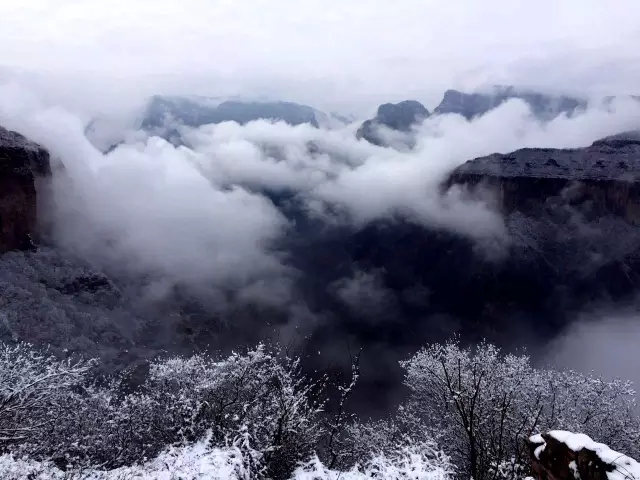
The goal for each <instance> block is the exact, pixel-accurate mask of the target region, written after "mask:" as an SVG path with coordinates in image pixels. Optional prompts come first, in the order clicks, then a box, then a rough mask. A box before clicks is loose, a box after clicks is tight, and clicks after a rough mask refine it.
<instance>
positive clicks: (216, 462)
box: [0, 440, 251, 480]
mask: <svg viewBox="0 0 640 480" xmlns="http://www.w3.org/2000/svg"><path fill="white" fill-rule="evenodd" d="M66 475H67V474H66V473H65V472H63V471H61V470H59V469H57V468H56V467H55V466H54V465H52V464H50V463H46V462H35V461H28V460H23V459H16V458H14V457H12V456H10V455H2V456H0V478H2V479H3V480H18V479H21V478H26V477H27V476H28V477H29V478H33V479H34V480H59V479H60V480H62V479H63V478H69V477H68V476H66ZM74 478H76V477H74ZM79 478H82V479H85V480H123V479H127V480H173V479H176V478H180V479H181V480H197V479H207V480H209V479H210V480H245V479H246V480H248V479H249V478H251V475H250V473H249V472H247V470H246V468H245V466H244V465H243V457H242V453H241V451H240V450H239V449H237V448H225V449H219V448H210V447H208V446H207V441H206V440H203V441H201V442H198V443H196V444H193V445H190V446H188V447H182V448H171V449H169V450H167V451H165V452H163V453H162V454H161V455H159V456H158V457H157V458H155V459H153V460H151V461H150V462H148V463H146V464H144V465H140V466H133V467H122V468H118V469H115V470H110V471H104V470H84V471H82V472H81V473H79Z"/></svg>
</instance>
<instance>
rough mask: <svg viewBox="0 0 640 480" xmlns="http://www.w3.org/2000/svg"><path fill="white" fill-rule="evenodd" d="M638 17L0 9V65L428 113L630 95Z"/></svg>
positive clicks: (72, 6) (566, 9)
mask: <svg viewBox="0 0 640 480" xmlns="http://www.w3.org/2000/svg"><path fill="white" fill-rule="evenodd" d="M639 20H640V3H638V2H637V1H636V0H616V1H615V2H608V1H605V0H538V1H536V2H525V1H513V0H483V1H477V0H458V1H450V0H396V1H393V2H390V1H388V0H348V1H344V0H303V1H298V2H294V1H289V0H271V1H267V0H242V1H239V0H180V1H177V0H111V1H109V2H107V1H102V0H92V1H86V0H23V1H21V2H0V28H1V30H2V35H3V41H2V42H1V44H0V66H2V67H4V68H9V69H11V70H15V69H16V68H17V69H21V70H23V71H27V72H29V73H30V74H31V73H32V72H33V71H34V70H35V71H37V72H39V73H41V74H46V75H48V76H49V77H51V76H52V75H54V74H55V76H56V77H57V78H59V79H62V83H64V82H65V81H69V79H70V78H73V79H75V80H76V81H77V82H78V83H79V84H80V85H81V87H82V89H84V90H87V91H88V92H91V91H93V93H94V94H95V93H96V92H104V91H105V89H106V90H109V88H114V85H118V87H117V89H118V90H120V91H122V88H123V87H122V85H124V86H125V87H126V89H128V90H129V91H134V90H136V91H144V92H145V93H148V92H147V90H148V91H151V90H163V91H170V90H173V91H178V90H191V91H196V90H197V91H198V93H210V94H216V93H218V94H223V95H226V94H229V93H246V92H251V93H252V94H267V95H272V96H279V97H287V98H290V99H292V100H301V101H306V102H308V103H314V104H315V105H318V106H320V107H326V108H331V107H336V108H338V107H340V106H345V107H347V106H348V107H353V108H359V107H360V106H363V105H370V106H371V108H373V107H374V106H375V104H376V103H379V101H381V100H384V99H400V98H405V97H415V98H418V99H421V100H423V101H425V102H426V103H427V105H428V106H429V107H431V108H432V107H433V106H434V104H435V103H437V101H438V99H439V97H440V96H441V94H442V91H443V90H444V89H446V88H448V87H450V86H454V87H470V86H474V85H477V84H485V83H516V84H520V85H522V84H528V85H534V86H540V87H546V88H552V89H560V90H575V89H579V90H586V91H589V92H597V93H601V92H612V93H631V92H633V91H635V90H634V89H636V88H637V86H636V80H637V78H638V77H639V75H640V62H639V59H640V52H638V50H637V48H636V47H637V45H639V44H640V27H639V26H638V25H639V24H640V22H639ZM132 77H133V78H136V79H140V77H144V78H145V81H144V82H142V81H140V80H137V81H136V82H135V84H132V82H130V81H127V80H130V79H131V78H132ZM80 78H81V79H82V80H78V79H80ZM119 82H120V83H119ZM44 83H47V82H44ZM49 83H50V82H49ZM68 85H69V84H68V83H66V88H68ZM92 88H93V90H92ZM90 96H91V95H90ZM94 96H95V95H94ZM107 103H108V102H107Z"/></svg>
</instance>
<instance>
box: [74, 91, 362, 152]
mask: <svg viewBox="0 0 640 480" xmlns="http://www.w3.org/2000/svg"><path fill="white" fill-rule="evenodd" d="M254 120H272V121H283V122H285V123H287V124H289V125H302V124H308V125H311V126H313V127H315V128H323V129H334V128H341V127H343V126H345V125H346V124H348V123H351V122H352V121H353V119H350V118H349V117H345V116H342V115H339V114H337V113H334V112H331V113H325V112H322V111H320V110H317V109H315V108H313V107H309V106H307V105H301V104H298V103H293V102H284V101H257V100H246V99H241V98H233V99H228V98H222V97H203V96H177V95H154V96H153V97H151V98H150V99H149V100H148V101H147V102H146V105H145V106H144V108H143V109H142V111H140V112H137V113H136V114H135V115H132V116H130V117H128V118H124V119H111V118H95V119H93V120H92V121H91V122H90V123H89V124H88V125H87V127H86V128H85V135H86V136H87V138H88V139H89V140H90V141H91V142H92V143H93V145H94V146H96V148H98V149H100V150H101V151H103V152H107V151H109V150H111V149H112V148H114V146H115V145H117V144H119V143H121V142H123V141H124V140H125V139H126V138H127V137H135V135H136V132H138V134H140V132H142V133H144V134H147V135H154V136H159V137H162V138H164V139H165V140H168V141H170V142H172V143H174V144H176V145H180V144H182V143H183V140H182V138H181V135H180V132H179V128H180V127H182V126H186V127H200V126H202V125H207V124H217V123H222V122H237V123H239V124H240V125H245V124H247V123H249V122H251V121H254Z"/></svg>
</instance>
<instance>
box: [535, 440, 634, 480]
mask: <svg viewBox="0 0 640 480" xmlns="http://www.w3.org/2000/svg"><path fill="white" fill-rule="evenodd" d="M549 436H550V437H552V438H554V439H556V440H557V441H559V442H562V443H564V444H565V445H566V446H567V447H569V449H571V450H573V451H574V452H579V451H580V450H582V449H586V450H591V451H592V452H594V453H595V454H596V455H597V456H598V458H600V460H602V461H603V462H604V463H607V464H610V465H613V466H614V467H615V469H614V470H613V471H611V472H608V473H607V477H608V478H609V480H629V479H637V480H640V463H638V462H636V461H635V460H634V459H633V458H630V457H627V456H626V455H624V454H622V453H618V452H616V451H614V450H611V449H610V448H609V447H608V446H607V445H605V444H603V443H597V442H595V441H593V440H592V439H591V437H589V436H587V435H584V434H582V433H572V432H566V431H563V430H555V431H551V432H549ZM529 440H530V441H531V442H533V443H536V444H537V443H540V442H544V439H543V438H542V436H541V435H534V436H532V437H531V438H530V439H529ZM545 447H546V444H544V443H543V444H542V445H541V446H540V447H538V448H536V450H535V455H536V458H540V453H542V451H543V450H544V448H545ZM571 463H572V464H573V467H572V466H571V465H569V467H570V468H571V469H572V470H573V471H574V474H575V475H576V478H578V475H577V467H576V465H575V462H571Z"/></svg>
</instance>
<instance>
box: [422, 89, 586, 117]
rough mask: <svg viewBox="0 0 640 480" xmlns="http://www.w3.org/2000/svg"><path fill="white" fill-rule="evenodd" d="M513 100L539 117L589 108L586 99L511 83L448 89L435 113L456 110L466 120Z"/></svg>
mask: <svg viewBox="0 0 640 480" xmlns="http://www.w3.org/2000/svg"><path fill="white" fill-rule="evenodd" d="M512 99H519V100H522V101H524V102H525V103H526V104H527V105H528V106H529V108H530V109H531V112H532V113H533V114H534V115H535V116H536V117H537V118H539V119H540V120H547V121H548V120H551V119H553V118H555V117H557V116H558V115H563V114H565V115H573V114H575V113H576V112H578V111H580V110H584V109H585V108H586V107H587V101H586V100H584V99H580V98H574V97H568V96H564V95H560V96H556V95H546V94H542V93H539V92H534V91H527V90H518V89H516V88H515V87H512V86H495V87H493V88H492V89H491V90H489V91H488V92H477V93H464V92H460V91H458V90H447V91H446V92H445V93H444V97H443V98H442V101H441V102H440V104H439V105H438V106H437V107H436V108H435V109H434V110H433V113H434V114H441V115H442V114H448V113H455V114H458V115H462V116H463V117H465V118H466V119H467V120H471V119H472V118H476V117H480V116H482V115H484V114H485V113H487V112H489V111H491V110H493V109H494V108H497V107H499V106H500V105H502V104H503V103H504V102H506V101H508V100H512Z"/></svg>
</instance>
